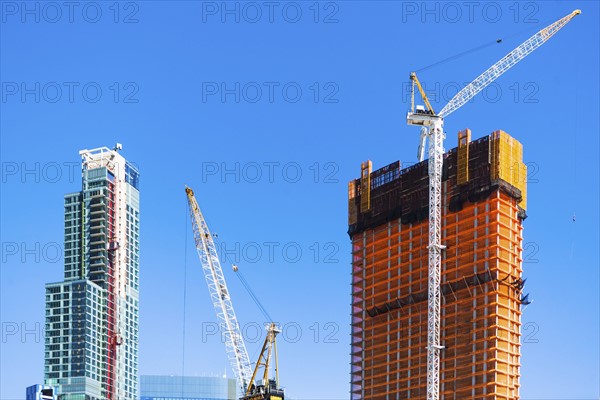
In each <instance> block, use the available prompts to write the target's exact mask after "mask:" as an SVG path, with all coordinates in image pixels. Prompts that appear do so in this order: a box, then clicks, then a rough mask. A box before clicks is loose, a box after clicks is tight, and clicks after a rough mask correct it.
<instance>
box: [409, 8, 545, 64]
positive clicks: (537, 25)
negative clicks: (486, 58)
mask: <svg viewBox="0 0 600 400" xmlns="http://www.w3.org/2000/svg"><path fill="white" fill-rule="evenodd" d="M550 22H552V20H547V21H544V22H542V23H539V24H536V25H535V26H530V27H529V28H525V29H522V30H520V31H518V32H515V33H511V34H510V35H508V36H503V37H500V38H498V39H494V40H491V41H489V42H486V43H483V44H480V45H479V46H475V47H473V48H472V49H469V50H465V51H461V52H460V53H457V54H455V55H453V56H449V57H446V58H444V59H442V60H440V61H436V62H434V63H433V64H429V65H427V66H425V67H422V68H419V69H417V70H415V71H414V72H415V73H416V72H423V71H426V70H428V69H430V68H433V67H437V66H439V65H442V64H445V63H447V62H450V61H454V60H456V59H458V58H461V57H464V56H466V55H468V54H471V53H474V52H476V51H478V50H482V49H484V48H486V47H489V46H493V45H494V44H501V43H504V42H505V41H506V40H508V39H510V38H513V37H515V36H518V35H521V34H523V33H526V32H531V31H533V30H535V29H539V27H540V26H542V25H543V26H545V25H547V24H549V23H550Z"/></svg>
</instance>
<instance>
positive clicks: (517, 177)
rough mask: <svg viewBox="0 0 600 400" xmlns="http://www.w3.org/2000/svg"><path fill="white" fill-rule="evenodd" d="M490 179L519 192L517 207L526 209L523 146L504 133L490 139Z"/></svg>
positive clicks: (525, 166) (525, 176) (497, 132)
mask: <svg viewBox="0 0 600 400" xmlns="http://www.w3.org/2000/svg"><path fill="white" fill-rule="evenodd" d="M490 139H491V140H490V163H491V175H492V179H502V180H504V181H506V182H508V183H509V184H511V185H512V186H514V187H516V188H517V189H519V190H520V191H521V196H522V200H521V202H520V203H519V206H520V207H521V208H522V209H524V210H526V209H527V165H525V164H524V163H523V145H522V144H521V143H520V142H519V141H518V140H516V139H515V138H513V137H511V136H510V135H509V134H508V133H506V132H504V131H496V132H494V133H492V135H491V138H490Z"/></svg>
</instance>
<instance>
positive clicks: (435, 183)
mask: <svg viewBox="0 0 600 400" xmlns="http://www.w3.org/2000/svg"><path fill="white" fill-rule="evenodd" d="M579 14H581V11H580V10H574V11H573V12H572V13H570V14H568V15H566V16H565V17H563V18H561V19H559V20H558V21H556V22H554V23H552V24H550V25H548V26H547V27H545V28H543V29H542V30H540V31H539V32H537V33H536V34H535V35H533V36H532V37H530V38H529V39H527V40H526V41H525V42H523V43H522V44H521V45H519V46H518V47H517V48H515V49H514V50H513V51H511V52H510V53H508V54H507V55H506V56H504V57H503V58H502V59H500V60H499V61H498V62H497V63H495V64H494V65H492V66H491V67H490V68H488V69H487V70H486V71H484V72H483V73H482V74H481V75H479V76H478V77H477V78H475V80H473V81H472V82H471V83H469V84H468V85H467V86H465V87H464V88H463V89H462V90H460V91H459V92H458V93H457V94H456V95H455V96H454V97H453V98H452V99H451V100H450V101H449V102H448V104H446V105H445V106H444V107H443V108H442V110H441V111H440V112H439V114H436V113H435V112H434V111H433V108H432V106H431V104H430V103H429V100H428V99H427V96H426V94H425V91H424V90H423V88H422V86H421V83H420V82H419V80H418V78H417V75H416V74H415V73H414V72H412V73H411V74H410V80H411V81H412V83H413V84H412V95H411V110H410V111H409V112H408V114H407V117H406V121H407V123H408V125H417V126H421V142H420V145H419V151H418V158H419V161H423V160H424V156H425V151H424V149H425V142H426V139H427V138H428V139H429V170H428V173H429V245H428V249H429V250H428V251H429V257H428V263H429V266H428V303H427V400H438V399H439V396H440V395H439V386H440V383H439V368H440V350H442V349H443V348H444V347H443V346H442V345H441V344H440V309H441V290H440V280H441V260H442V251H443V249H444V248H445V246H444V245H442V243H441V226H442V220H441V213H442V167H443V155H444V138H445V135H444V118H445V117H447V116H448V115H450V114H451V113H453V112H454V111H456V110H458V109H459V108H460V107H462V106H463V105H464V104H466V103H467V102H468V101H469V100H471V99H472V98H473V97H474V96H475V95H476V94H477V93H479V92H480V91H482V90H483V89H485V88H486V87H487V86H488V85H489V84H490V83H492V82H494V81H495V80H496V79H497V78H498V77H500V76H501V75H502V74H504V72H506V71H507V70H508V69H510V68H511V67H512V66H514V65H515V64H517V63H518V62H519V61H521V60H522V59H523V58H525V57H526V56H527V55H529V54H531V53H532V52H533V51H534V50H536V49H537V48H538V47H540V46H541V45H542V44H544V43H545V42H546V41H548V39H550V38H551V37H552V36H554V34H556V33H557V32H558V31H559V30H560V29H561V28H563V27H564V26H565V25H566V24H567V23H568V22H569V21H571V19H573V18H574V17H575V16H576V15H579ZM415 86H416V87H417V88H418V90H419V92H420V94H421V97H422V99H423V102H424V103H425V105H426V108H425V107H423V106H416V107H415V102H414V97H415Z"/></svg>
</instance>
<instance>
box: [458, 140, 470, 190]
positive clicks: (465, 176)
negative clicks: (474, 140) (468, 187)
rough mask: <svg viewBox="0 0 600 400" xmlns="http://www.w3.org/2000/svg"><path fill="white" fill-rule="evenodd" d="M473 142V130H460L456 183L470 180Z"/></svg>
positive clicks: (459, 183) (460, 183)
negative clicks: (471, 144) (471, 143)
mask: <svg viewBox="0 0 600 400" xmlns="http://www.w3.org/2000/svg"><path fill="white" fill-rule="evenodd" d="M470 142H471V130H470V129H468V128H467V129H465V130H464V131H460V132H458V157H457V172H456V184H457V185H462V184H464V183H467V182H468V181H469V143H470Z"/></svg>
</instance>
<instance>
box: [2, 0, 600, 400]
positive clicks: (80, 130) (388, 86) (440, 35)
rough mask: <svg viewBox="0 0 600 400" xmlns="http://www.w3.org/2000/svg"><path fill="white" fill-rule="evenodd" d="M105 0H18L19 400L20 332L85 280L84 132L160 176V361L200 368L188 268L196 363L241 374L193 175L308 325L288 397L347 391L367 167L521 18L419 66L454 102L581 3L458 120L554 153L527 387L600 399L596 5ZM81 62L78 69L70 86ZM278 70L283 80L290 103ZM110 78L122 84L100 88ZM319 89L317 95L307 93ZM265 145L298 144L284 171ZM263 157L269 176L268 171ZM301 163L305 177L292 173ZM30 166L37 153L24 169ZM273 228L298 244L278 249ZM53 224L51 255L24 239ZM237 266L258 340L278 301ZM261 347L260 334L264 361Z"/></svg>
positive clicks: (33, 239) (541, 178)
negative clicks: (425, 103) (56, 296)
mask: <svg viewBox="0 0 600 400" xmlns="http://www.w3.org/2000/svg"><path fill="white" fill-rule="evenodd" d="M59 4H60V3H59ZM97 4H99V7H100V10H101V12H102V14H101V16H100V18H99V21H98V22H96V23H92V22H90V21H92V20H94V19H95V18H96V16H95V11H96V10H95V8H94V7H93V5H92V6H90V5H89V4H88V3H78V6H77V7H76V8H75V9H74V10H73V16H72V18H73V21H72V22H70V21H69V18H70V16H69V10H68V9H67V8H65V7H63V8H62V10H61V15H60V16H58V15H57V14H56V11H57V10H56V9H55V8H54V9H52V8H48V7H45V8H44V4H42V3H39V4H38V7H39V22H36V20H35V18H36V15H35V14H22V12H23V10H22V7H23V6H22V4H21V3H20V2H18V3H13V2H2V12H3V13H2V24H1V27H0V29H1V39H0V45H1V47H0V48H1V52H2V54H1V81H2V83H3V87H2V103H1V107H2V108H1V113H2V115H1V131H2V139H1V145H2V149H1V156H2V194H1V200H2V210H1V218H2V228H1V233H2V246H3V248H2V253H3V254H2V268H1V277H2V286H1V292H2V294H1V296H2V305H1V311H2V315H1V320H2V324H3V327H2V329H3V330H2V333H3V338H2V339H3V340H2V352H1V353H2V354H1V367H2V371H1V392H0V398H1V399H3V400H4V399H18V398H23V397H24V390H25V387H26V386H28V385H30V384H34V383H39V382H41V381H42V378H43V357H44V349H43V338H42V337H41V336H40V332H39V329H38V334H37V335H36V334H35V333H26V334H25V335H24V337H22V336H21V335H20V334H21V333H23V332H18V333H17V334H15V335H11V334H9V333H10V332H11V329H13V328H15V327H18V329H19V330H22V329H28V330H30V331H34V332H35V331H36V324H41V325H43V321H44V284H45V283H47V282H53V281H59V280H61V279H62V276H63V266H62V257H60V258H57V257H56V256H55V254H54V252H55V251H56V246H57V245H56V244H58V245H60V246H62V240H63V195H64V194H65V193H68V192H72V191H77V190H79V188H80V180H79V177H78V176H77V177H75V178H74V179H72V178H71V177H70V176H69V171H71V169H72V165H73V164H74V163H78V162H79V156H78V151H79V150H80V149H83V148H94V147H100V146H111V147H112V146H113V145H114V144H115V143H116V142H121V143H123V146H124V150H123V155H124V156H125V157H126V158H128V159H129V160H131V161H133V162H135V163H137V164H138V166H139V168H140V170H141V173H142V177H141V201H142V203H141V208H142V211H141V229H142V231H141V289H140V295H141V310H140V358H139V361H140V373H142V374H180V373H181V372H182V361H183V357H182V351H183V346H182V335H183V329H182V326H183V316H184V308H183V303H184V301H183V289H184V269H185V265H187V271H188V274H187V286H186V287H187V299H186V308H185V310H186V311H185V317H186V321H187V322H186V332H185V333H186V335H185V367H184V368H185V370H184V371H185V373H186V374H190V375H193V374H223V373H224V371H226V370H227V374H228V375H229V376H231V372H230V371H229V370H228V368H229V367H228V365H227V361H226V357H225V353H224V347H223V345H222V344H221V343H220V341H219V340H218V338H216V337H215V336H209V337H207V338H205V339H204V340H203V338H202V331H203V329H204V330H206V329H207V327H209V328H210V327H212V326H209V325H210V324H213V323H214V322H215V321H216V318H215V316H214V312H213V310H212V306H211V304H210V301H209V298H208V294H207V288H206V285H205V282H204V279H203V277H202V275H201V271H200V265H199V261H198V259H197V257H196V255H195V254H194V249H193V243H192V238H191V233H190V232H189V231H190V226H189V222H188V220H189V217H188V214H187V209H186V202H185V196H184V191H183V187H184V184H188V185H190V186H192V187H193V188H194V189H195V191H196V193H197V197H198V200H199V202H200V205H201V207H202V208H203V210H204V212H205V214H206V218H207V220H208V222H209V224H210V226H211V228H212V230H213V231H215V232H218V233H219V238H220V240H221V241H223V242H224V243H225V245H226V246H227V248H229V249H235V243H236V242H237V243H239V249H240V251H239V252H238V254H239V253H242V254H241V260H240V262H239V264H240V268H242V270H243V271H244V274H245V277H246V279H247V280H248V281H249V282H250V284H251V285H252V286H253V288H254V290H255V291H256V292H257V293H258V295H259V297H260V298H261V299H262V302H263V303H264V304H265V306H266V307H267V309H268V310H269V313H270V314H271V315H272V316H273V317H274V318H275V319H276V320H278V321H280V322H281V323H282V325H286V326H287V331H286V335H285V336H284V337H282V339H280V346H279V349H280V367H281V380H282V382H283V384H284V385H285V386H286V387H287V388H288V391H289V395H290V396H292V397H294V398H299V399H308V398H315V399H316V398H329V399H343V398H348V390H349V384H348V381H349V361H350V358H349V355H348V353H349V351H350V347H349V342H350V339H349V313H350V307H349V302H350V275H349V274H350V243H349V239H348V236H347V234H346V229H347V182H348V181H349V180H351V179H353V178H356V177H358V175H359V172H360V162H361V161H364V160H367V159H371V160H373V163H374V167H375V168H379V167H382V166H384V165H387V164H389V163H391V162H393V161H395V160H398V159H400V160H402V161H403V162H404V163H405V164H408V163H411V162H414V161H415V154H416V148H417V143H418V130H416V129H414V128H411V127H408V126H406V124H405V112H406V110H407V109H408V106H409V101H408V100H409V99H408V96H407V91H406V89H405V85H406V82H407V80H408V74H409V72H410V71H411V70H414V69H418V68H421V67H424V66H426V65H429V64H432V63H435V62H437V61H439V60H442V59H444V58H446V57H450V56H452V55H455V54H457V53H460V52H463V51H465V50H468V49H472V48H474V47H476V46H479V45H481V44H484V43H488V42H490V41H494V40H495V39H497V38H500V37H505V38H506V39H505V40H504V41H503V42H502V43H501V44H494V45H492V46H488V47H485V48H484V49H482V50H480V51H477V52H473V53H470V54H468V55H467V56H465V57H462V58H459V59H457V60H455V61H453V62H450V63H446V64H444V65H442V66H439V67H436V68H431V69H428V70H426V71H423V72H422V73H420V74H419V76H420V78H421V80H422V81H423V82H424V84H425V86H426V89H427V90H428V92H429V93H430V95H431V96H432V97H433V99H432V102H433V104H434V107H435V108H436V109H440V108H441V106H443V104H445V101H444V100H446V101H447V100H448V99H449V97H450V96H451V95H452V94H453V93H454V88H455V87H456V84H457V83H466V82H469V81H470V80H472V79H473V78H474V77H476V76H477V75H478V74H479V73H481V72H482V71H483V70H485V69H486V68H487V67H488V66H490V65H491V64H493V63H494V62H495V61H496V60H498V59H499V58H501V57H502V56H504V55H505V54H506V53H507V52H509V51H510V50H511V49H512V48H514V47H516V46H517V45H518V44H519V43H521V42H522V41H524V40H525V39H526V38H527V37H528V36H530V35H531V34H533V33H534V32H535V30H536V29H539V28H540V27H542V26H545V25H547V24H548V23H549V22H551V21H554V20H556V19H558V18H559V17H562V16H564V15H566V14H567V13H569V12H571V11H572V10H573V9H575V8H581V9H582V10H583V13H582V15H581V16H579V17H577V18H576V19H575V20H573V21H572V22H571V23H570V24H569V25H567V26H566V27H565V28H564V29H563V30H562V31H561V32H559V33H558V34H557V35H556V36H555V37H553V38H552V39H551V40H550V41H549V42H548V43H546V44H544V45H543V46H542V47H541V48H540V49H538V50H537V51H536V52H534V53H533V54H532V55H530V56H529V57H528V58H527V59H525V60H524V61H523V62H521V63H520V64H519V65H517V66H515V67H514V68H513V69H512V70H510V71H509V72H507V73H506V74H505V75H504V76H503V77H501V78H500V79H499V80H498V81H497V84H496V85H494V87H493V88H492V89H493V90H491V91H489V92H487V93H486V94H485V96H484V95H481V94H480V95H479V96H478V97H477V98H476V99H475V100H474V101H473V102H472V103H470V104H468V105H465V106H464V107H463V108H462V109H460V110H459V111H457V112H456V113H455V114H453V115H451V116H450V117H449V118H448V119H447V121H446V130H447V135H448V138H447V141H446V148H447V149H449V148H452V147H455V146H456V133H457V131H458V130H460V129H463V128H465V127H469V128H471V129H472V131H473V135H474V138H478V137H481V136H484V135H487V134H489V133H490V132H492V131H494V130H496V129H502V130H505V131H506V132H509V133H510V134H511V135H513V136H514V137H516V138H517V139H518V140H520V141H521V142H522V143H523V146H524V157H525V161H526V162H528V163H529V164H530V171H531V173H530V177H529V178H530V182H529V204H528V214H529V218H528V219H527V220H526V221H525V224H524V225H525V231H524V236H525V241H526V242H527V244H528V246H527V248H526V254H525V256H526V263H525V265H524V275H525V277H527V278H528V280H527V286H526V290H527V291H528V292H530V293H531V295H530V298H531V299H532V300H533V301H534V302H533V303H532V304H531V305H530V306H529V307H527V308H526V309H525V311H524V314H523V323H524V324H525V325H524V327H525V329H524V332H523V333H524V343H523V348H522V369H521V373H522V378H521V384H522V391H521V394H522V397H523V398H525V399H583V398H585V399H592V398H596V399H597V398H598V396H599V382H598V376H599V371H598V364H599V348H598V342H599V331H598V326H599V310H598V304H599V298H598V293H599V278H598V265H599V259H598V242H599V237H598V222H599V215H598V209H599V207H598V205H599V204H598V191H599V190H598V182H599V177H598V170H599V166H598V158H599V157H598V154H599V144H598V136H599V134H598V132H599V123H598V109H599V104H598V88H599V82H598V75H599V74H598V71H599V48H600V46H599V40H598V38H599V28H598V21H599V20H600V16H599V8H598V3H597V2H595V1H588V2H586V1H574V2H568V3H567V2H550V1H541V2H522V3H514V2H496V3H491V4H490V3H477V4H476V6H475V8H474V9H473V10H472V11H473V12H472V14H471V15H470V14H469V8H468V5H467V4H468V2H466V3H463V2H451V3H443V2H441V3H436V2H432V3H428V7H429V9H430V10H433V11H432V12H431V13H427V12H426V11H427V10H424V9H423V7H424V6H423V4H422V3H421V2H404V3H394V2H389V1H382V2H365V1H351V2H350V1H348V2H346V1H342V2H337V3H320V4H318V8H319V10H320V12H319V15H318V16H316V14H315V6H314V3H313V2H302V3H297V4H298V5H299V7H300V9H301V12H302V15H301V17H300V19H299V21H298V22H296V23H292V22H289V21H291V20H294V19H296V14H295V11H296V9H295V8H294V5H293V4H292V5H290V4H289V3H286V2H280V3H276V7H275V9H274V14H273V22H270V21H269V18H270V17H269V13H268V11H269V9H268V5H266V4H265V3H260V2H259V3H254V4H258V5H259V6H260V7H261V9H262V15H261V16H260V18H259V19H258V20H257V21H256V22H254V23H253V22H252V20H253V19H255V17H256V9H255V8H249V7H248V6H247V5H246V4H245V3H239V7H240V13H241V15H240V17H239V23H236V21H235V18H236V17H235V15H222V9H220V8H221V7H222V5H221V3H220V2H218V3H211V2H208V3H207V2H205V3H202V2H193V1H181V2H159V1H143V2H137V3H120V4H119V5H118V10H119V11H120V12H119V14H118V15H116V14H115V10H116V8H115V7H114V6H113V5H112V4H113V3H112V2H109V3H97ZM215 5H216V7H217V8H219V10H216V14H215V15H213V14H211V12H213V11H214V6H215ZM29 6H30V7H31V8H33V7H35V3H29ZM14 7H17V10H16V11H15V8H14ZM229 7H230V8H233V7H235V3H229ZM284 8H285V10H284ZM84 9H85V10H84ZM457 11H460V14H457ZM14 12H16V15H14V14H13V13H14ZM82 12H84V13H85V14H83V15H82ZM223 16H224V17H225V18H226V20H225V22H224V23H223V22H222V21H221V18H222V17H223ZM84 17H85V18H84ZM115 17H116V19H117V20H118V23H115ZM315 18H316V19H317V20H318V22H315ZM436 19H438V20H439V21H437V22H436ZM52 20H56V22H52ZM124 20H129V21H130V22H132V20H137V22H133V23H124ZM325 20H327V21H329V22H330V23H324V22H325ZM335 21H337V22H335ZM513 34H516V35H514V36H511V35H513ZM509 36H511V37H509ZM36 82H39V84H40V89H39V90H38V94H39V96H40V99H39V102H36V99H35V94H28V95H26V96H25V97H24V98H22V97H21V94H22V93H21V89H22V88H21V84H22V83H24V84H25V85H27V87H29V88H34V92H35V84H36ZM53 82H55V83H53ZM65 82H76V83H77V84H78V85H79V86H73V87H74V92H73V97H72V98H71V99H70V98H69V91H68V90H67V89H68V88H67V86H66V85H69V84H65ZM115 82H117V83H118V86H119V88H120V89H119V93H118V94H116V93H115V92H116V90H115V88H116V87H115V86H113V85H114V83H115ZM203 82H204V84H203ZM206 82H208V84H206ZM211 82H217V83H219V84H220V83H221V82H225V83H226V84H227V86H228V87H229V88H235V83H236V82H239V83H240V90H241V91H242V93H240V101H239V103H236V102H235V96H234V95H233V94H229V95H227V96H226V98H225V101H222V100H221V98H220V96H219V95H210V94H209V93H208V92H207V91H206V90H207V89H213V87H212V84H211ZM254 82H255V83H256V84H255V83H254ZM265 82H276V84H272V85H273V87H274V92H273V98H272V101H270V99H269V93H268V90H267V86H266V84H265ZM315 82H317V86H318V87H319V93H318V95H317V98H316V100H317V101H316V102H315V95H316V86H314V84H315ZM90 83H92V84H90ZM248 83H250V84H249V85H248ZM290 83H291V84H290ZM15 84H16V86H15ZM86 84H87V85H88V86H87V90H88V92H86V93H85V95H86V96H87V97H85V96H84V93H82V88H83V87H84V86H85V85H86ZM286 84H288V85H287V86H286V88H287V90H288V92H287V93H286V94H287V96H288V97H287V98H286V97H284V95H283V94H282V88H283V87H284V86H285V85H286ZM57 85H58V86H61V87H62V93H61V95H58V94H57V92H56V86H57ZM72 85H75V84H72ZM244 85H246V92H243V87H244ZM256 85H259V86H261V87H262V88H263V91H262V96H261V97H258V98H257V95H256V91H255V90H256ZM98 86H99V87H100V88H101V89H102V95H101V96H100V97H99V98H98V101H97V102H92V100H94V98H95V97H96V94H95V92H94V88H95V87H98ZM297 87H300V88H301V90H302V95H301V97H300V98H299V100H298V101H297V102H292V100H293V99H294V98H295V97H296V94H295V92H294V90H295V88H297ZM203 88H204V91H203ZM15 90H18V93H16V94H12V93H13V92H14V91H15ZM219 90H220V89H219ZM134 91H136V93H135V94H132V93H133V92H134ZM444 92H445V93H444ZM436 95H437V96H436ZM115 96H116V100H117V102H115ZM203 97H204V98H203ZM253 99H256V100H257V101H256V102H254V103H252V102H251V100H253ZM54 100H56V102H52V101H54ZM126 100H137V102H136V103H131V102H126ZM331 100H337V102H331ZM65 163H66V164H65ZM215 163H216V164H215ZM236 163H240V164H239V165H240V176H239V182H236V176H235V175H234V174H229V175H226V176H224V177H223V176H221V175H220V171H219V172H218V173H217V174H216V175H206V172H207V171H208V169H207V168H211V167H214V166H215V165H216V166H217V167H218V168H219V170H222V169H223V167H226V168H229V169H232V168H235V166H236ZM265 163H279V165H274V166H273V168H274V170H273V171H274V175H273V177H272V182H270V179H269V168H268V166H267V165H268V164H267V165H265ZM328 163H329V164H328ZM257 164H258V165H260V166H261V173H262V176H261V177H260V178H259V179H258V182H254V181H255V179H254V178H255V177H256V175H255V173H256V168H255V167H256V165H257ZM57 165H59V166H60V168H59V169H58V171H59V172H60V176H58V177H57V175H56V173H57ZM284 165H287V170H286V171H287V175H283V174H282V167H283V166H284ZM298 168H299V169H300V171H301V173H302V176H301V177H300V179H299V180H298V182H292V181H294V180H295V177H296V171H297V169H298ZM24 169H30V170H31V169H33V170H34V171H35V170H36V169H37V170H38V173H37V175H36V173H35V172H34V173H29V174H25V175H24V176H23V174H22V172H23V171H24ZM75 169H76V170H77V168H75ZM15 170H16V173H15V174H13V172H14V171H15ZM315 171H319V172H320V173H319V174H318V175H315ZM203 172H204V173H205V176H204V177H203ZM38 180H39V181H38ZM574 217H575V218H574ZM265 242H276V243H278V245H277V246H276V247H275V252H274V255H273V258H270V257H269V254H268V246H267V245H265V244H264V243H265ZM36 243H37V244H39V245H38V246H39V251H38V254H29V253H27V252H26V251H25V249H31V248H33V249H35V248H36V247H35V246H36ZM255 243H258V244H259V247H260V249H261V251H262V256H258V257H256V245H255ZM314 243H317V245H316V246H317V247H318V248H319V249H320V251H319V253H318V254H316V253H315V247H314V246H315V245H314ZM15 244H16V246H17V254H13V253H14V252H15V251H14V248H15ZM286 245H287V246H286ZM284 246H286V250H287V253H284V252H283V247H284ZM298 247H299V248H300V249H301V251H302V255H301V256H300V257H296V254H295V253H294V250H295V249H297V248H298ZM34 252H35V251H34ZM36 255H39V256H40V258H39V260H36ZM326 256H330V257H326ZM286 257H287V259H288V261H289V260H291V261H297V262H286ZM255 258H258V259H257V260H256V259H255ZM298 258H299V259H298ZM326 261H329V262H326ZM225 270H226V274H227V279H228V280H229V285H230V290H231V292H232V294H233V300H234V302H235V306H236V309H237V313H238V316H239V318H240V321H241V323H242V325H243V326H246V327H248V330H247V333H248V334H249V335H250V336H254V330H253V327H254V326H255V324H257V323H260V324H262V322H263V318H262V317H261V314H260V313H259V312H258V310H257V308H256V306H255V305H254V304H253V303H252V301H251V300H250V297H249V296H248V295H247V294H246V293H245V291H244V290H243V288H242V287H241V285H240V283H239V281H238V280H237V279H236V278H235V276H233V275H232V272H231V270H230V268H229V266H228V265H226V266H225ZM328 323H330V324H329V325H327V324H328ZM295 328H296V329H297V328H300V330H301V332H302V335H301V336H300V337H298V338H295V336H296V332H295V331H294V329H295ZM316 332H318V333H319V334H318V336H317V335H315V333H316ZM294 339H297V340H294ZM258 346H259V343H248V347H249V353H250V355H251V357H253V358H255V357H256V352H257V348H258Z"/></svg>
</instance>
